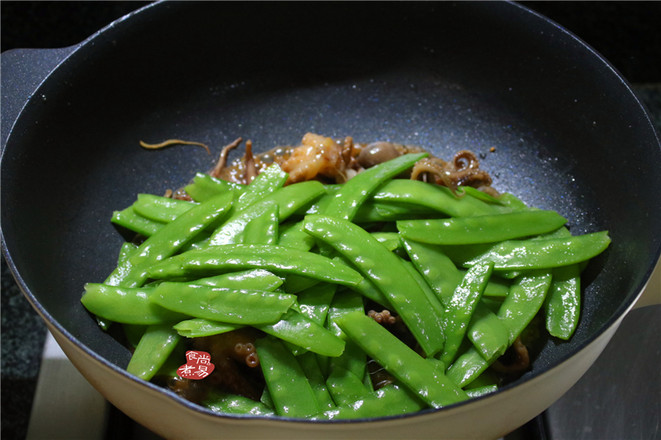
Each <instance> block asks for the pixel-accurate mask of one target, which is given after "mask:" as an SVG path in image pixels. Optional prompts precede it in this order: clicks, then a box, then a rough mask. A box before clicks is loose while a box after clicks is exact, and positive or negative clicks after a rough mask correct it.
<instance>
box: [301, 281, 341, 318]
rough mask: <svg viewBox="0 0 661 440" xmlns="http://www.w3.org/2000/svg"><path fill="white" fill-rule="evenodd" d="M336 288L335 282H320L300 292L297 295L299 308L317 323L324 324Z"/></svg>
mask: <svg viewBox="0 0 661 440" xmlns="http://www.w3.org/2000/svg"><path fill="white" fill-rule="evenodd" d="M336 290H337V285H335V284H330V283H318V284H316V285H314V286H312V287H309V288H308V289H305V290H303V291H301V292H299V293H298V294H297V295H296V297H297V298H298V308H299V310H300V311H301V313H303V314H304V315H306V316H307V317H308V318H310V319H311V320H313V321H314V322H316V323H317V324H319V325H324V323H325V322H326V317H327V316H328V311H329V309H330V304H331V301H332V300H333V297H334V296H335V291H336Z"/></svg>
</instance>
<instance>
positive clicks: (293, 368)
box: [255, 337, 322, 417]
mask: <svg viewBox="0 0 661 440" xmlns="http://www.w3.org/2000/svg"><path fill="white" fill-rule="evenodd" d="M255 345H256V348H257V355H258V356H259V364H260V366H261V369H262V373H263V374H264V379H265V380H266V386H267V388H268V390H269V395H270V396H271V399H272V401H273V405H274V407H275V412H276V414H278V415H279V416H288V417H311V416H314V415H316V414H318V413H320V412H321V410H322V408H321V407H320V405H319V403H318V402H317V398H316V396H315V393H314V391H313V389H312V386H311V385H310V382H309V381H308V379H307V378H306V377H305V373H304V372H303V369H302V368H301V366H300V364H299V363H298V360H296V358H295V357H294V355H293V354H292V353H291V352H290V351H289V350H287V348H286V347H285V345H284V344H283V343H282V342H280V341H278V340H277V339H275V338H272V337H265V338H261V339H258V340H257V341H255Z"/></svg>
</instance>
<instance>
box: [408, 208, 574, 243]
mask: <svg viewBox="0 0 661 440" xmlns="http://www.w3.org/2000/svg"><path fill="white" fill-rule="evenodd" d="M566 222H567V219H565V218H564V217H562V216H561V215H560V214H558V213H557V212H555V211H542V210H535V211H516V212H507V213H502V214H495V215H480V216H475V217H454V218H448V219H431V220H426V219H425V220H402V221H398V222H397V229H398V230H399V232H400V234H402V235H403V236H404V237H405V238H408V239H411V240H416V241H420V242H423V243H431V244H476V243H495V242H499V241H504V240H511V239H514V238H522V237H529V236H532V235H538V234H544V233H547V232H551V231H553V230H555V229H558V228H559V227H560V226H562V225H564V224H565V223H566Z"/></svg>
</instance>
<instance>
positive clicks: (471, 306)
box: [440, 263, 493, 365]
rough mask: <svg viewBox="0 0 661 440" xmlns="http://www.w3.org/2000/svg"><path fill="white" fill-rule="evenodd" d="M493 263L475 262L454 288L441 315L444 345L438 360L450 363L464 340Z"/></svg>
mask: <svg viewBox="0 0 661 440" xmlns="http://www.w3.org/2000/svg"><path fill="white" fill-rule="evenodd" d="M492 270H493V263H483V264H476V265H475V266H473V267H471V268H470V269H469V270H468V272H466V275H465V276H464V278H463V280H462V281H461V282H460V283H459V285H458V286H457V288H456V289H455V291H454V293H453V295H452V297H451V298H450V301H449V302H448V304H447V306H446V309H445V314H444V315H443V333H444V334H445V346H444V348H443V353H442V354H441V357H440V360H441V362H443V363H444V364H445V365H450V363H451V362H452V361H453V360H454V358H455V356H456V354H457V350H459V346H460V345H461V343H462V342H463V340H464V336H465V335H466V330H467V329H468V324H469V323H470V320H471V317H472V316H473V312H474V310H475V307H476V306H477V303H478V301H479V300H480V298H481V297H482V292H484V288H485V287H486V285H487V281H489V277H490V276H491V271H492Z"/></svg>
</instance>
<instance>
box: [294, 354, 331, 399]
mask: <svg viewBox="0 0 661 440" xmlns="http://www.w3.org/2000/svg"><path fill="white" fill-rule="evenodd" d="M296 359H297V360H298V363H299V365H300V366H301V369H302V370H303V372H304V373H305V377H307V379H308V382H310V386H311V387H312V391H314V395H315V397H316V398H317V403H318V404H319V406H320V407H321V408H323V409H324V410H331V409H334V408H335V402H334V401H333V398H332V397H331V395H330V393H329V392H328V387H326V379H325V377H324V375H323V374H322V373H321V369H320V368H319V362H318V361H317V355H316V354H314V353H312V352H310V351H309V352H306V353H303V354H301V355H299V356H296Z"/></svg>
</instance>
